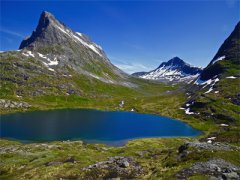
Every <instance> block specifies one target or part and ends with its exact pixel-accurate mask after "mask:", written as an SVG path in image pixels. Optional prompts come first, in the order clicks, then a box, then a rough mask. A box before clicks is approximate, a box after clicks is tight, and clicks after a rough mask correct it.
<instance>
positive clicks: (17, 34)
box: [0, 28, 24, 38]
mask: <svg viewBox="0 0 240 180" xmlns="http://www.w3.org/2000/svg"><path fill="white" fill-rule="evenodd" d="M0 31H1V32H3V33H7V34H10V35H13V36H17V37H20V38H24V36H23V35H22V34H20V33H18V32H15V31H12V30H9V29H5V28H1V29H0Z"/></svg>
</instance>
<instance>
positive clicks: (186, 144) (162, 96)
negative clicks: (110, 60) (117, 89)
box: [0, 85, 240, 179]
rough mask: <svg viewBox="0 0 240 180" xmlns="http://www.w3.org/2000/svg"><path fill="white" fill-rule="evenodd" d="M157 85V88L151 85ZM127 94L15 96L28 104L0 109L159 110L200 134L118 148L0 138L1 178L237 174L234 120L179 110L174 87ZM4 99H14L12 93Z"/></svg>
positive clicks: (141, 141)
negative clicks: (225, 124) (216, 120)
mask: <svg viewBox="0 0 240 180" xmlns="http://www.w3.org/2000/svg"><path fill="white" fill-rule="evenodd" d="M162 87H163V86H162V85H161V88H162ZM151 88H153V87H151ZM156 89H159V88H158V87H157V86H156ZM156 89H155V90H154V91H155V92H156ZM167 89H169V90H167ZM180 89H181V88H180ZM149 91H150V90H149ZM149 91H148V92H149ZM151 91H152V90H151ZM127 94H128V95H127ZM132 94H133V93H132V92H131V93H126V94H125V95H122V96H121V95H119V96H118V97H107V98H106V97H100V96H98V97H95V98H84V97H79V96H74V95H70V96H67V97H66V96H40V97H32V98H24V99H20V101H23V102H26V103H27V104H30V105H31V107H29V108H27V109H21V108H20V109H18V108H15V109H14V108H13V109H9V108H8V109H1V114H6V113H14V112H19V111H20V112H23V111H34V110H46V109H49V110H50V109H61V108H94V109H102V110H114V111H119V110H124V111H130V110H131V109H134V110H135V111H137V112H141V113H152V114H159V115H163V116H169V117H172V118H175V119H179V120H182V121H184V122H187V123H188V124H190V125H191V126H193V127H194V128H197V129H200V130H202V131H203V132H204V134H203V135H202V136H200V137H197V138H150V139H138V140H132V141H129V142H128V144H126V145H125V146H123V147H110V146H106V145H101V144H85V143H83V142H81V141H64V142H51V143H31V144H21V143H19V142H16V141H9V140H5V139H1V140H0V144H1V148H0V159H1V161H0V177H1V179H107V178H125V179H184V178H186V177H189V179H209V177H212V178H213V177H216V178H217V177H222V178H229V179H231V178H233V179H234V178H235V179H238V178H239V177H240V176H239V175H240V174H239V173H240V168H239V167H240V161H239V159H240V158H239V157H240V143H239V126H238V125H236V126H231V125H230V126H228V127H221V126H220V125H217V124H215V123H214V122H213V121H211V120H202V119H199V118H196V117H195V116H192V115H188V114H186V113H185V111H183V110H182V109H179V108H180V107H181V106H182V104H183V103H184V102H186V97H185V95H184V94H183V93H182V92H181V91H179V88H169V87H166V88H165V89H162V91H159V93H158V95H156V96H153V95H151V93H148V94H146V95H144V96H143V95H141V94H135V96H132ZM153 94H157V93H153ZM9 99H10V100H11V101H16V98H15V99H14V98H9ZM121 101H124V102H125V103H124V106H123V107H120V106H119V104H120V102H121ZM211 137H216V138H212V143H209V142H208V143H207V141H209V139H207V138H210V139H211Z"/></svg>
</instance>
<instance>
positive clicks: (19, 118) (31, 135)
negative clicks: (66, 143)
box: [0, 109, 201, 146]
mask: <svg viewBox="0 0 240 180" xmlns="http://www.w3.org/2000/svg"><path fill="white" fill-rule="evenodd" d="M0 123H1V126H0V134H1V138H7V139H15V140H19V141H21V142H25V143H28V142H47V141H60V140H61V141H62V140H82V141H84V142H87V143H104V144H108V145H114V146H120V145H123V144H125V143H126V142H127V141H128V140H130V139H136V138H147V137H176V136H198V135H200V134H201V132H200V131H199V130H197V129H194V128H192V127H191V126H189V125H188V124H186V123H183V122H181V121H178V120H174V119H171V118H167V117H163V116H158V115H151V114H140V113H135V112H108V111H98V110H89V109H64V110H52V111H35V112H27V113H15V114H9V115H1V120H0Z"/></svg>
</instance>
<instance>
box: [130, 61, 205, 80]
mask: <svg viewBox="0 0 240 180" xmlns="http://www.w3.org/2000/svg"><path fill="white" fill-rule="evenodd" d="M201 71H202V70H201V69H200V68H198V67H193V66H191V65H189V64H187V63H185V62H184V61H183V60H182V59H180V58H179V57H174V58H172V59H170V60H169V61H167V62H163V63H162V64H161V65H160V66H159V67H158V68H157V69H155V70H153V71H150V72H137V73H134V74H132V75H133V76H138V77H140V78H144V79H153V80H161V81H175V82H177V81H178V82H182V81H190V80H192V79H194V78H196V77H197V76H198V75H199V74H200V73H201Z"/></svg>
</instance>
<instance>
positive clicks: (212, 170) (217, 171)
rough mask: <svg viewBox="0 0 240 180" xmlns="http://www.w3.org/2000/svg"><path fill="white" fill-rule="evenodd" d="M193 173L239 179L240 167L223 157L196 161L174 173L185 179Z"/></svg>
mask: <svg viewBox="0 0 240 180" xmlns="http://www.w3.org/2000/svg"><path fill="white" fill-rule="evenodd" d="M194 174H205V175H210V176H215V177H218V178H219V179H239V178H240V167H238V166H235V165H234V164H231V163H230V162H227V161H225V160H223V159H212V160H209V161H206V162H197V163H195V164H194V165H193V166H191V167H190V168H187V169H183V170H182V171H180V172H179V173H177V174H176V177H177V178H178V179H186V177H188V176H192V175H194Z"/></svg>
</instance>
